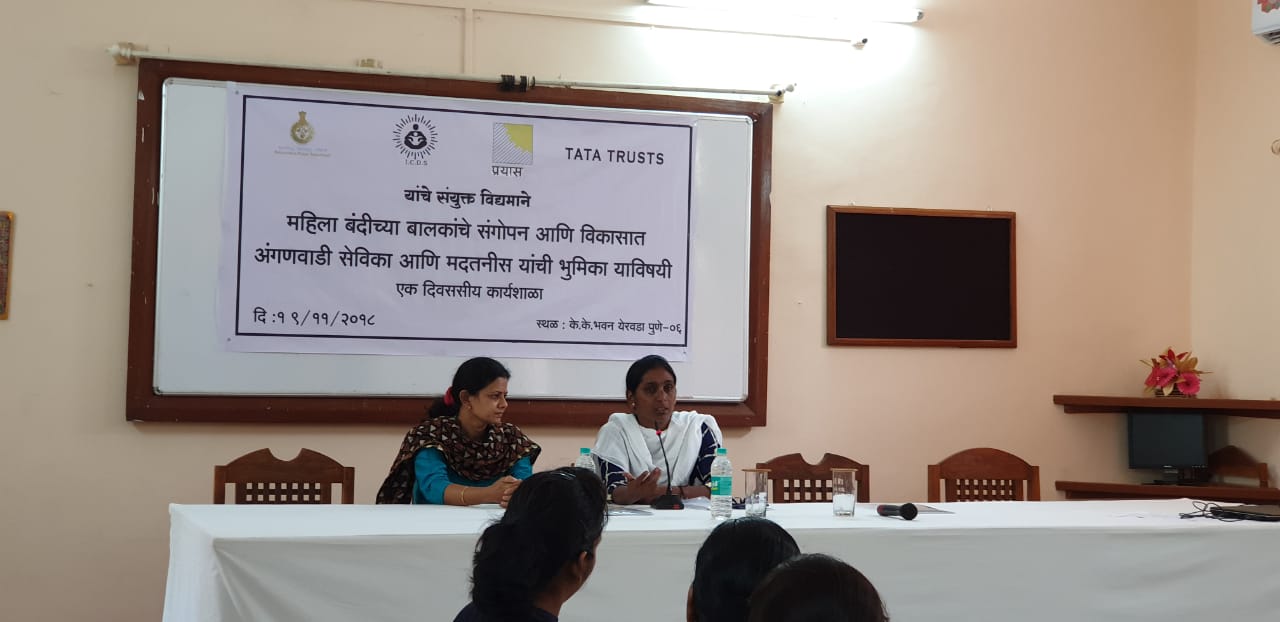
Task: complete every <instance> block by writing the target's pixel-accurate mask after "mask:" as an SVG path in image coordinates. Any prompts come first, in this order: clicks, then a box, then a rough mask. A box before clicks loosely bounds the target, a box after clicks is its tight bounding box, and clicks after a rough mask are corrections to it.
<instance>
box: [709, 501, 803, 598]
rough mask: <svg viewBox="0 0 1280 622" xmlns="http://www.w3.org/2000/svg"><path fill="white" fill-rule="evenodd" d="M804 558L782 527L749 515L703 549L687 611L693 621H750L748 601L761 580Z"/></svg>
mask: <svg viewBox="0 0 1280 622" xmlns="http://www.w3.org/2000/svg"><path fill="white" fill-rule="evenodd" d="M799 554H800V548H799V547H797V546H796V541H795V539H794V538H792V537H791V534H789V533H787V530H785V529H783V528H782V527H779V526H778V524H777V523H775V522H773V521H770V520H766V519H763V518H757V517H753V516H748V517H744V518H735V519H732V520H728V521H725V522H723V523H720V525H718V526H717V527H716V528H715V529H713V530H712V531H711V535H709V536H707V539H706V541H704V542H703V543H702V548H700V549H698V559H697V561H696V562H694V567H693V585H691V586H690V587H689V598H688V601H687V605H686V607H685V618H686V619H687V620H688V622H746V619H747V601H748V599H749V598H750V597H751V592H752V590H755V589H756V586H757V585H759V583H760V581H761V579H764V577H765V575H767V574H769V571H770V570H773V568H774V567H775V566H777V565H778V564H780V563H782V562H784V561H786V560H788V559H791V558H792V557H795V556H796V555H799Z"/></svg>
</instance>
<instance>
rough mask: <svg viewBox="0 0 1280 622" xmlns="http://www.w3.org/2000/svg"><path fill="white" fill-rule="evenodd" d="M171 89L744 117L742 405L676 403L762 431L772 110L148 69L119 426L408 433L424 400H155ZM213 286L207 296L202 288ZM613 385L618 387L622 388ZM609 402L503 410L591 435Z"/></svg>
mask: <svg viewBox="0 0 1280 622" xmlns="http://www.w3.org/2000/svg"><path fill="white" fill-rule="evenodd" d="M170 78H189V79H194V80H214V81H228V82H251V83H259V84H276V85H282V86H305V87H317V88H331V89H346V90H356V91H371V92H385V93H403V94H409V95H433V96H438V97H458V98H470V99H489V100H503V101H519V102H531V103H544V104H561V105H566V106H593V107H604V108H626V109H633V110H656V111H685V112H693V113H708V114H731V115H742V116H746V117H748V118H750V119H751V121H752V123H753V125H754V131H753V132H752V145H751V152H752V154H751V155H752V167H751V189H750V197H751V205H750V209H751V233H750V249H751V250H750V258H749V260H748V265H747V266H746V269H747V270H748V279H749V283H750V284H751V287H750V292H749V294H748V301H747V305H748V319H747V324H748V326H747V333H748V334H747V361H746V373H747V393H746V397H745V399H743V400H742V401H740V402H698V401H681V402H680V404H681V406H682V407H684V408H689V409H696V410H698V411H700V412H704V413H707V414H711V415H715V416H716V418H717V420H718V421H719V423H720V425H721V426H729V427H743V426H762V425H765V421H766V417H765V403H766V399H765V398H766V384H767V383H766V379H767V374H768V343H769V228H770V223H769V193H770V179H771V174H770V170H771V161H772V153H773V146H772V145H773V106H772V104H767V103H758V102H743V101H732V100H715V99H700V98H692V97H676V96H666V95H648V94H640V93H622V92H615V91H593V90H575V89H560V88H538V89H534V90H531V91H527V92H508V91H504V90H502V88H501V86H500V84H499V83H498V82H497V81H495V82H493V83H481V82H469V81H459V80H443V79H433V78H411V77H405V76H385V75H371V74H361V73H345V72H338V71H319V70H302V69H289V68H281V67H257V66H248V65H228V64H220V63H203V62H191V61H170V60H156V59H144V60H143V61H142V62H141V63H140V65H139V67H138V120H137V133H136V135H135V141H136V152H135V155H134V198H133V204H134V208H133V260H132V261H133V263H132V272H133V279H132V281H131V284H130V305H129V361H128V373H127V374H126V382H127V386H126V389H125V418H126V419H128V420H130V421H178V422H227V423H340V424H369V423H394V424H408V423H415V422H417V421H418V420H420V419H421V418H422V416H423V414H424V412H425V408H426V406H427V404H428V403H429V399H424V398H387V397H371V396H370V397H275V396H271V397H264V396H248V395H245V396H237V395H222V396H197V395H158V394H156V393H155V391H154V389H153V379H154V376H155V349H156V300H155V299H156V296H155V292H156V274H157V265H156V257H157V255H156V251H157V248H158V244H159V210H158V209H157V204H156V201H157V196H158V194H159V186H160V140H159V136H160V134H161V133H160V129H161V128H160V124H161V115H162V110H161V104H162V99H163V93H162V90H163V86H164V82H165V80H168V79H170ZM210 286H211V287H212V286H213V285H212V284H211V285H210ZM618 381H619V385H621V384H622V378H619V379H618ZM621 393H622V391H621V389H619V395H618V399H617V400H513V401H512V403H511V408H510V409H509V410H508V413H509V415H510V417H509V418H510V419H511V420H512V421H513V422H514V423H517V424H520V425H527V424H537V425H559V426H575V427H592V428H594V427H598V426H600V425H601V424H603V423H604V422H605V421H606V419H607V418H608V415H609V413H611V412H615V411H621V410H624V404H623V400H622V395H621Z"/></svg>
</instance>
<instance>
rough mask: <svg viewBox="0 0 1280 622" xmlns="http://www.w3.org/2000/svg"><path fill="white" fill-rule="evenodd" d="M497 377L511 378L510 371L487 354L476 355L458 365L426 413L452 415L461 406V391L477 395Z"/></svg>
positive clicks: (434, 415) (442, 415) (441, 415)
mask: <svg viewBox="0 0 1280 622" xmlns="http://www.w3.org/2000/svg"><path fill="white" fill-rule="evenodd" d="M498 378H511V372H510V371H507V368H506V367H505V366H504V365H503V364H502V363H499V362H498V361H495V360H493V359H491V358H489V357H487V356H477V357H476V358H473V359H470V360H468V361H467V362H465V363H463V364H461V365H459V366H458V371H455V372H453V383H452V384H450V385H449V388H448V389H447V390H446V392H445V395H443V396H441V397H440V399H438V400H436V401H435V402H433V403H432V404H431V409H430V410H428V411H427V414H428V415H430V416H432V417H452V416H456V415H457V414H458V410H459V409H460V408H461V407H462V397H461V395H462V392H463V391H466V392H467V393H468V394H470V395H478V394H479V393H480V391H481V390H482V389H484V388H485V387H487V386H489V384H490V383H491V382H493V381H494V380H497V379H498Z"/></svg>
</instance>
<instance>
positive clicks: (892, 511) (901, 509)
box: [876, 503, 920, 520]
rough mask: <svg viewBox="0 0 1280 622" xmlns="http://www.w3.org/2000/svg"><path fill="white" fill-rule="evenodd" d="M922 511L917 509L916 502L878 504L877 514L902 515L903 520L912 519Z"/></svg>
mask: <svg viewBox="0 0 1280 622" xmlns="http://www.w3.org/2000/svg"><path fill="white" fill-rule="evenodd" d="M919 513H920V510H917V509H916V506H915V504H914V503H904V504H902V505H888V504H885V505H877V506H876V514H879V515H881V516H901V517H902V520H911V519H913V518H915V517H916V515H917V514H919Z"/></svg>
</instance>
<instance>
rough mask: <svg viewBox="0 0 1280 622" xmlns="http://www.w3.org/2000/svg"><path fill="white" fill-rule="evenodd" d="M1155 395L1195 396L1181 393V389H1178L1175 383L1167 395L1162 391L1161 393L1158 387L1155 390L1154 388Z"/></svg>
mask: <svg viewBox="0 0 1280 622" xmlns="http://www.w3.org/2000/svg"><path fill="white" fill-rule="evenodd" d="M1155 396H1156V397H1185V398H1194V397H1195V396H1194V395H1183V394H1182V391H1180V390H1178V386H1177V385H1174V387H1173V390H1172V391H1170V392H1169V393H1168V394H1167V395H1166V394H1164V393H1161V392H1160V390H1159V389H1157V390H1156V392H1155Z"/></svg>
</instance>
